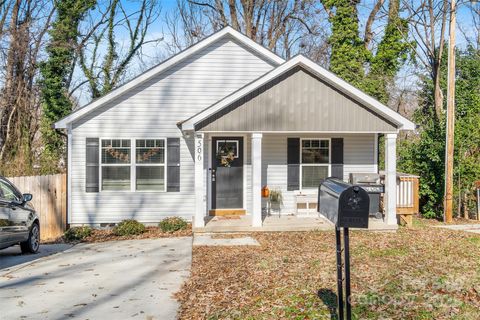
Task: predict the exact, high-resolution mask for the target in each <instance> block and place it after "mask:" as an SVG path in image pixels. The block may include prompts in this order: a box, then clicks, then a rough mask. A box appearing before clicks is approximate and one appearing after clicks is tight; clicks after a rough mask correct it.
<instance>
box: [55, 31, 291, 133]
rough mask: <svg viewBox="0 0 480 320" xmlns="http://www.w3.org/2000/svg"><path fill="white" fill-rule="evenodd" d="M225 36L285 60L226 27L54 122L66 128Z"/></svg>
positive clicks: (262, 53) (266, 54) (281, 61)
mask: <svg viewBox="0 0 480 320" xmlns="http://www.w3.org/2000/svg"><path fill="white" fill-rule="evenodd" d="M224 36H231V37H233V38H234V39H236V40H238V41H240V42H241V43H242V44H244V45H245V46H246V47H248V48H250V49H252V50H254V51H256V52H257V53H259V54H260V55H261V56H263V57H265V58H267V59H268V60H270V61H272V62H273V63H275V64H277V65H278V64H282V63H284V62H285V60H284V59H283V58H281V57H280V56H277V55H276V54H275V53H273V52H271V51H270V50H268V49H266V48H265V47H263V46H261V45H259V44H258V43H256V42H255V41H253V40H251V39H250V38H248V37H247V36H245V35H243V34H242V33H240V32H238V31H236V30H235V29H233V28H232V27H225V28H223V29H222V30H220V31H218V32H216V33H214V34H212V35H211V36H209V37H207V38H205V39H204V40H202V41H200V42H198V43H196V44H194V45H193V46H191V47H189V48H188V49H185V50H184V51H181V52H180V53H178V54H176V55H174V56H173V57H171V58H169V59H167V60H166V61H164V62H162V63H160V64H159V65H157V66H155V67H153V68H152V69H150V70H147V71H146V72H144V73H143V74H141V75H139V76H138V77H136V78H134V79H132V80H131V81H129V82H127V83H125V84H124V85H122V86H120V87H118V88H116V89H114V90H113V91H111V92H110V93H108V94H106V95H105V96H103V97H101V98H98V99H97V100H94V101H92V102H91V103H90V104H88V105H86V106H85V107H83V108H81V109H78V110H77V111H75V112H73V113H71V114H70V115H68V116H66V117H65V118H63V119H60V120H59V121H57V122H56V123H55V124H54V127H55V128H56V129H62V128H66V127H67V124H69V123H71V122H72V121H75V120H76V119H79V118H81V117H83V116H85V115H86V114H88V113H90V112H91V111H93V110H94V109H96V108H97V107H99V106H101V105H103V104H105V103H106V102H108V101H110V100H113V99H115V98H117V97H118V96H120V95H122V94H124V93H125V92H127V91H129V90H131V89H133V88H135V87H136V86H138V85H140V84H141V83H143V82H145V81H147V80H149V79H151V78H152V77H154V76H156V75H158V74H160V73H161V72H163V71H165V70H167V69H169V68H171V67H172V66H174V65H175V64H177V63H179V62H180V61H182V60H184V59H185V58H187V57H189V56H190V55H192V54H194V53H196V52H198V51H200V50H202V49H204V48H206V47H208V46H209V45H210V44H212V43H214V42H215V41H217V40H219V39H220V38H223V37H224Z"/></svg>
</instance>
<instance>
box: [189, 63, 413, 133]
mask: <svg viewBox="0 0 480 320" xmlns="http://www.w3.org/2000/svg"><path fill="white" fill-rule="evenodd" d="M295 67H302V68H305V69H306V70H308V71H310V72H311V73H312V74H314V75H315V76H317V77H318V78H319V79H321V80H322V81H325V82H326V83H327V84H329V85H331V86H332V87H334V88H336V89H337V90H339V91H340V92H342V93H343V94H345V95H346V96H349V97H351V98H352V99H354V100H356V101H357V102H358V103H360V104H361V105H364V106H365V107H367V108H369V109H370V110H371V111H372V112H374V113H376V114H378V115H379V116H381V117H383V118H385V119H387V120H389V121H391V122H392V123H394V124H395V125H396V126H397V128H398V129H399V130H415V124H414V123H413V122H412V121H410V120H408V119H407V118H405V117H404V116H402V115H400V114H399V113H397V112H395V111H394V110H392V109H390V108H389V107H388V106H386V105H384V104H382V103H381V102H379V101H377V100H376V99H374V98H372V97H371V96H369V95H367V94H366V93H364V92H363V91H361V90H359V89H357V88H355V87H354V86H352V85H351V84H349V83H348V82H346V81H344V80H342V79H341V78H339V77H338V76H336V75H334V74H333V73H331V72H330V71H328V70H326V69H324V68H322V67H321V66H319V65H318V64H316V63H315V62H313V61H311V60H310V59H308V58H306V57H305V56H302V55H297V56H295V57H294V58H292V59H290V60H288V61H287V62H285V63H283V64H282V65H280V66H278V67H277V68H275V69H273V70H272V71H270V72H268V73H266V74H265V75H263V76H261V77H260V78H258V79H257V80H254V81H252V82H251V83H249V84H247V85H246V86H244V87H243V88H241V89H239V90H237V91H236V92H234V93H232V94H231V95H229V96H227V97H225V98H224V99H222V100H220V101H219V102H217V103H215V104H214V105H212V106H210V107H209V108H207V109H205V110H203V111H202V112H199V113H198V114H196V115H194V116H193V117H191V118H189V119H187V120H185V121H184V122H182V124H181V126H182V130H195V126H196V125H198V124H199V123H200V122H202V121H205V120H206V119H207V118H209V117H211V116H214V115H215V114H217V113H218V112H220V111H221V110H222V109H224V108H226V107H228V106H230V105H232V104H233V103H235V102H236V101H237V100H239V99H241V98H243V97H245V96H246V95H248V94H249V93H251V92H253V91H254V90H256V89H258V88H259V87H261V86H263V85H266V84H267V83H269V82H270V81H273V80H275V79H277V78H278V77H280V76H281V75H283V74H284V73H286V72H288V71H289V70H291V69H293V68H295Z"/></svg>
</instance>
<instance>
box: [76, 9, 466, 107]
mask: <svg viewBox="0 0 480 320" xmlns="http://www.w3.org/2000/svg"><path fill="white" fill-rule="evenodd" d="M121 1H122V5H123V6H124V8H125V10H126V11H127V12H130V13H131V12H135V11H136V10H137V8H138V6H139V4H140V1H139V0H121ZM374 1H375V0H363V1H361V3H360V4H359V5H358V9H359V15H360V21H361V22H362V21H365V20H366V16H367V15H368V14H369V13H370V10H371V8H372V6H373V3H374ZM435 1H439V0H435ZM106 3H108V0H101V1H100V7H101V6H102V5H105V4H106ZM160 3H161V14H160V16H159V18H158V19H157V20H156V21H155V22H154V23H153V24H152V25H151V26H150V28H149V31H148V35H147V40H152V39H163V41H159V42H153V43H150V44H147V45H145V46H144V47H143V48H142V53H141V58H139V57H137V58H135V61H133V62H132V63H131V66H130V68H129V73H128V74H127V75H126V77H125V78H126V79H128V78H132V77H134V76H135V75H138V74H139V73H141V72H142V71H144V70H145V69H147V68H149V67H151V66H153V65H155V64H158V63H159V62H161V61H162V60H164V59H166V58H168V57H169V55H171V53H169V52H167V51H166V49H165V42H166V41H168V27H167V25H166V23H165V15H168V14H171V13H173V11H174V10H175V8H176V4H177V0H160ZM99 14H100V13H99V11H98V10H96V11H94V12H92V16H93V17H95V15H99ZM457 21H458V28H457V47H459V48H464V47H465V46H466V45H467V41H466V38H465V37H464V34H463V32H466V33H467V35H468V36H471V35H472V34H473V33H474V26H473V21H472V19H471V16H470V13H469V11H468V10H467V9H466V7H465V6H460V7H459V10H458V13H457ZM383 23H384V22H383ZM382 29H383V25H379V24H378V23H377V24H376V25H374V27H373V30H374V31H375V30H382ZM360 30H363V26H362V25H361V26H360ZM127 39H128V34H127V32H126V30H124V32H123V33H122V31H121V30H120V32H119V33H118V34H117V38H116V40H117V41H118V42H119V43H125V44H126V43H128V41H127ZM101 50H102V49H100V51H101ZM103 50H105V49H104V48H103ZM403 73H408V72H406V70H403ZM77 76H78V79H80V78H81V74H78V73H77ZM403 81H406V83H405V85H409V82H411V81H412V80H411V79H407V80H403ZM75 96H76V97H77V99H78V101H79V104H80V105H84V104H86V103H88V102H89V101H90V95H89V92H88V88H87V87H86V86H83V87H82V88H81V89H79V90H78V91H77V92H76V93H75Z"/></svg>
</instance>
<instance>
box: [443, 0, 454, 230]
mask: <svg viewBox="0 0 480 320" xmlns="http://www.w3.org/2000/svg"><path fill="white" fill-rule="evenodd" d="M455 11H456V4H455V0H451V1H450V28H449V29H450V40H449V43H448V87H447V133H446V138H445V198H444V203H443V204H444V206H443V207H444V209H443V210H444V215H443V219H444V221H445V222H446V223H449V222H452V216H453V214H452V213H453V150H454V134H455V27H456V13H455Z"/></svg>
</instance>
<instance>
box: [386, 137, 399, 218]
mask: <svg viewBox="0 0 480 320" xmlns="http://www.w3.org/2000/svg"><path fill="white" fill-rule="evenodd" d="M396 149H397V134H396V133H388V134H386V135H385V199H384V200H385V217H386V222H387V224H391V225H395V224H397V152H396V151H397V150H396Z"/></svg>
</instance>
